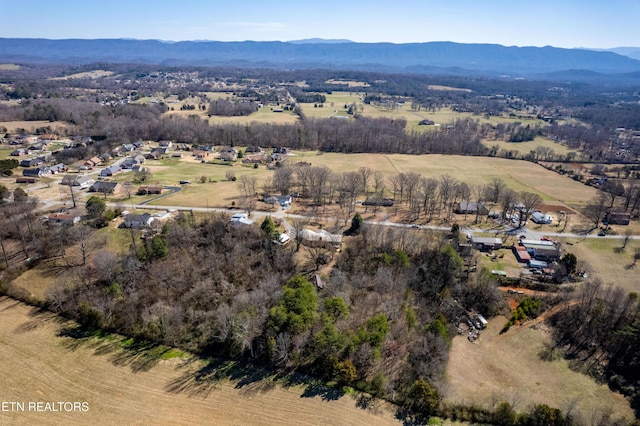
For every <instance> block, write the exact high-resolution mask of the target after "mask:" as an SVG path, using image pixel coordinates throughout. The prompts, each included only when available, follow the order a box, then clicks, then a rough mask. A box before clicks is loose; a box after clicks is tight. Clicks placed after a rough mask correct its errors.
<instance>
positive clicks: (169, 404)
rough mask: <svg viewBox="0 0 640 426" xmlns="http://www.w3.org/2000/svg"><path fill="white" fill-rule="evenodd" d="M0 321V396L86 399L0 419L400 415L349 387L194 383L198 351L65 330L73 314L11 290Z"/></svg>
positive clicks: (308, 419) (310, 420) (0, 305)
mask: <svg viewBox="0 0 640 426" xmlns="http://www.w3.org/2000/svg"><path fill="white" fill-rule="evenodd" d="M0 324H2V326H0V376H1V377H3V386H2V387H0V401H18V402H25V405H26V403H27V402H29V401H34V402H74V401H79V402H85V401H86V402H87V403H88V407H89V410H88V411H87V412H64V411H63V412H2V413H0V423H2V424H36V423H37V424H43V425H58V424H67V425H74V424H78V425H86V424H95V425H99V424H147V425H155V424H157V425H159V424H176V425H179V424H201V423H202V422H203V421H204V419H206V421H207V422H209V423H211V422H213V423H215V424H217V425H238V424H242V425H258V424H262V425H264V424H284V423H290V422H291V421H293V420H295V423H296V424H301V425H304V424H308V425H316V424H348V425H391V424H400V423H399V421H397V420H396V419H395V418H394V415H393V413H392V412H390V411H387V410H386V409H384V408H379V410H378V412H377V413H374V412H372V411H367V410H363V409H359V408H356V399H355V398H353V397H351V396H348V395H347V396H343V397H342V398H339V399H336V400H333V399H331V398H322V397H321V396H319V395H318V396H314V395H312V394H309V392H306V393H305V388H304V387H302V386H292V387H287V388H283V387H281V386H279V385H274V384H273V383H272V382H267V383H265V382H264V381H257V382H252V383H248V384H247V383H240V382H230V381H228V380H221V381H217V382H212V383H206V382H205V383H202V382H200V383H196V381H195V379H194V378H193V373H195V371H196V370H197V368H198V367H199V366H201V365H200V364H201V362H200V361H195V362H193V363H187V364H184V363H183V362H182V361H181V359H180V358H172V359H168V360H161V359H160V360H158V359H155V360H153V359H151V360H149V359H145V358H144V356H143V355H140V354H128V353H125V351H124V350H123V349H120V348H114V347H113V346H110V345H109V344H107V343H105V342H104V341H101V340H98V339H97V338H90V339H85V340H83V339H74V338H71V337H61V336H58V333H59V331H60V330H61V329H62V328H63V327H69V326H73V324H72V323H70V322H68V321H63V320H61V319H60V318H58V317H56V316H55V315H53V314H49V313H38V312H36V311H35V310H34V309H32V308H29V307H27V306H26V305H23V304H22V303H20V302H16V301H14V300H12V299H8V298H0ZM42 348H47V350H46V351H43V350H42ZM183 364H184V365H183Z"/></svg>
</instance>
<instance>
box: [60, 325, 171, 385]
mask: <svg viewBox="0 0 640 426" xmlns="http://www.w3.org/2000/svg"><path fill="white" fill-rule="evenodd" d="M57 335H58V337H63V338H64V340H63V342H62V346H64V347H65V348H67V349H69V350H71V351H76V350H78V349H81V348H86V349H92V350H93V354H94V355H96V356H109V360H110V361H111V363H112V364H113V365H116V366H118V367H129V368H131V371H133V372H134V373H137V372H139V371H148V370H150V369H151V368H153V367H154V366H155V365H157V364H158V363H159V362H160V360H162V359H163V355H164V354H165V353H167V352H168V351H170V350H171V348H169V347H166V346H163V345H158V344H157V343H153V342H148V341H144V340H136V339H131V338H129V339H127V338H123V337H121V336H117V335H114V334H111V333H109V332H105V331H102V330H90V329H86V328H83V327H80V326H76V327H65V328H62V329H61V330H60V331H59V332H58V334H57Z"/></svg>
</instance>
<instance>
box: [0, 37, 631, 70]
mask: <svg viewBox="0 0 640 426" xmlns="http://www.w3.org/2000/svg"><path fill="white" fill-rule="evenodd" d="M0 60H2V61H5V62H6V61H12V60H16V61H20V62H27V63H28V62H58V63H71V64H81V63H91V62H119V63H146V64H162V63H164V62H166V61H170V62H171V63H173V64H175V65H194V66H198V65H203V66H216V65H225V66H234V65H236V64H239V65H238V66H244V67H248V66H249V67H250V66H255V65H257V64H260V66H261V67H271V68H286V69H290V68H332V69H359V70H363V71H368V70H369V68H377V69H386V70H388V71H393V72H417V70H420V69H424V70H427V69H428V70H431V71H430V72H431V73H433V72H437V70H440V69H441V70H446V69H462V70H466V71H469V72H475V73H479V74H489V75H505V74H507V75H511V76H514V77H529V76H539V75H542V74H553V73H561V72H566V71H568V70H582V71H590V72H595V73H599V74H605V75H616V74H625V73H627V74H628V73H635V72H640V60H637V59H633V58H631V57H627V56H623V55H621V54H618V53H615V52H611V51H596V50H590V49H564V48H557V47H551V46H545V47H517V46H503V45H499V44H483V43H474V44H463V43H454V42H428V43H403V44H394V43H356V42H351V41H340V40H335V42H327V41H326V40H322V41H319V39H308V40H307V41H305V40H298V41H294V42H280V41H267V42H264V41H241V42H220V41H177V42H170V43H167V42H164V41H160V40H132V39H60V40H52V39H26V38H0ZM365 64H368V65H365ZM418 72H419V71H418Z"/></svg>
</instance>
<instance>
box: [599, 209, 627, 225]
mask: <svg viewBox="0 0 640 426" xmlns="http://www.w3.org/2000/svg"><path fill="white" fill-rule="evenodd" d="M630 222H631V214H629V213H627V212H608V213H607V214H606V215H605V216H604V219H603V220H602V223H603V224H604V225H628V224H629V223H630Z"/></svg>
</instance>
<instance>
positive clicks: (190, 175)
mask: <svg viewBox="0 0 640 426" xmlns="http://www.w3.org/2000/svg"><path fill="white" fill-rule="evenodd" d="M295 154H296V155H295V156H291V157H290V162H292V163H295V162H298V161H305V162H309V163H311V164H312V165H313V166H326V167H328V168H330V169H331V170H332V171H334V172H336V173H340V172H346V171H357V170H358V169H359V168H360V167H369V168H371V169H374V170H379V171H381V172H382V173H383V174H384V175H385V176H386V178H387V179H390V178H391V177H392V176H394V175H397V174H398V173H401V172H404V173H407V172H415V173H419V174H421V175H422V176H425V177H431V178H438V177H440V176H442V175H444V174H449V175H451V176H452V177H454V178H456V179H457V180H459V181H462V182H466V183H467V184H469V185H471V184H484V183H489V182H490V181H491V180H492V179H493V178H496V177H497V178H501V179H503V180H504V181H505V183H506V184H507V185H508V186H509V187H510V188H512V189H513V190H515V191H518V192H520V191H529V192H537V193H539V194H540V195H541V196H542V197H543V199H544V200H545V202H547V204H552V205H554V204H564V205H567V206H569V207H571V206H581V205H583V204H584V203H585V202H587V201H588V200H589V199H591V198H592V197H593V196H594V195H595V193H596V190H595V189H594V188H592V187H589V186H586V185H584V184H581V183H579V182H576V181H574V180H572V179H570V178H568V177H566V176H562V175H559V174H557V173H554V172H552V171H549V170H546V169H545V168H543V167H541V166H539V165H537V164H534V163H530V162H527V161H517V160H507V159H502V158H490V157H468V156H455V155H454V156H447V155H439V154H432V155H405V154H389V155H386V154H342V153H318V152H316V151H308V152H304V151H300V152H296V153H295ZM145 166H148V167H149V168H150V170H151V172H152V174H153V177H152V182H157V183H160V184H162V185H176V184H177V183H178V182H179V181H180V180H190V181H191V182H192V185H191V186H190V187H189V188H188V191H185V193H184V194H182V195H180V193H178V194H176V195H172V196H170V197H167V198H165V199H163V201H162V203H161V204H167V203H170V204H171V205H177V201H174V198H176V199H183V198H182V197H183V196H185V195H186V194H191V193H193V197H191V196H190V197H189V199H193V200H194V201H195V202H196V204H193V206H194V207H195V206H198V207H204V206H205V200H208V203H209V205H210V206H219V207H224V206H227V205H228V201H229V199H231V198H233V197H237V196H238V195H239V194H240V190H239V189H238V185H237V183H236V182H227V181H226V178H225V175H226V172H228V171H233V172H234V173H235V174H236V177H237V178H240V176H242V175H244V174H247V175H252V176H256V177H257V179H258V185H260V184H261V183H262V182H264V180H265V179H267V178H269V177H270V176H271V175H272V174H273V172H272V171H270V170H267V169H266V168H265V167H264V166H260V167H259V168H258V169H254V168H253V167H246V166H242V165H240V164H235V165H234V166H227V165H218V164H202V163H198V162H195V161H193V160H192V159H190V158H182V159H180V160H178V159H168V160H162V161H161V162H147V163H146V164H145ZM200 176H205V177H206V178H207V181H209V180H215V181H217V182H216V183H209V182H207V183H205V184H200V183H198V182H199V178H200ZM116 179H117V180H119V181H120V180H121V181H126V180H130V179H131V177H130V176H127V177H125V175H124V174H122V175H118V176H117V177H116ZM387 186H388V187H390V185H387ZM230 197H231V198H230ZM183 201H184V200H183ZM187 205H192V204H190V203H189V204H187ZM572 224H575V222H572Z"/></svg>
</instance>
